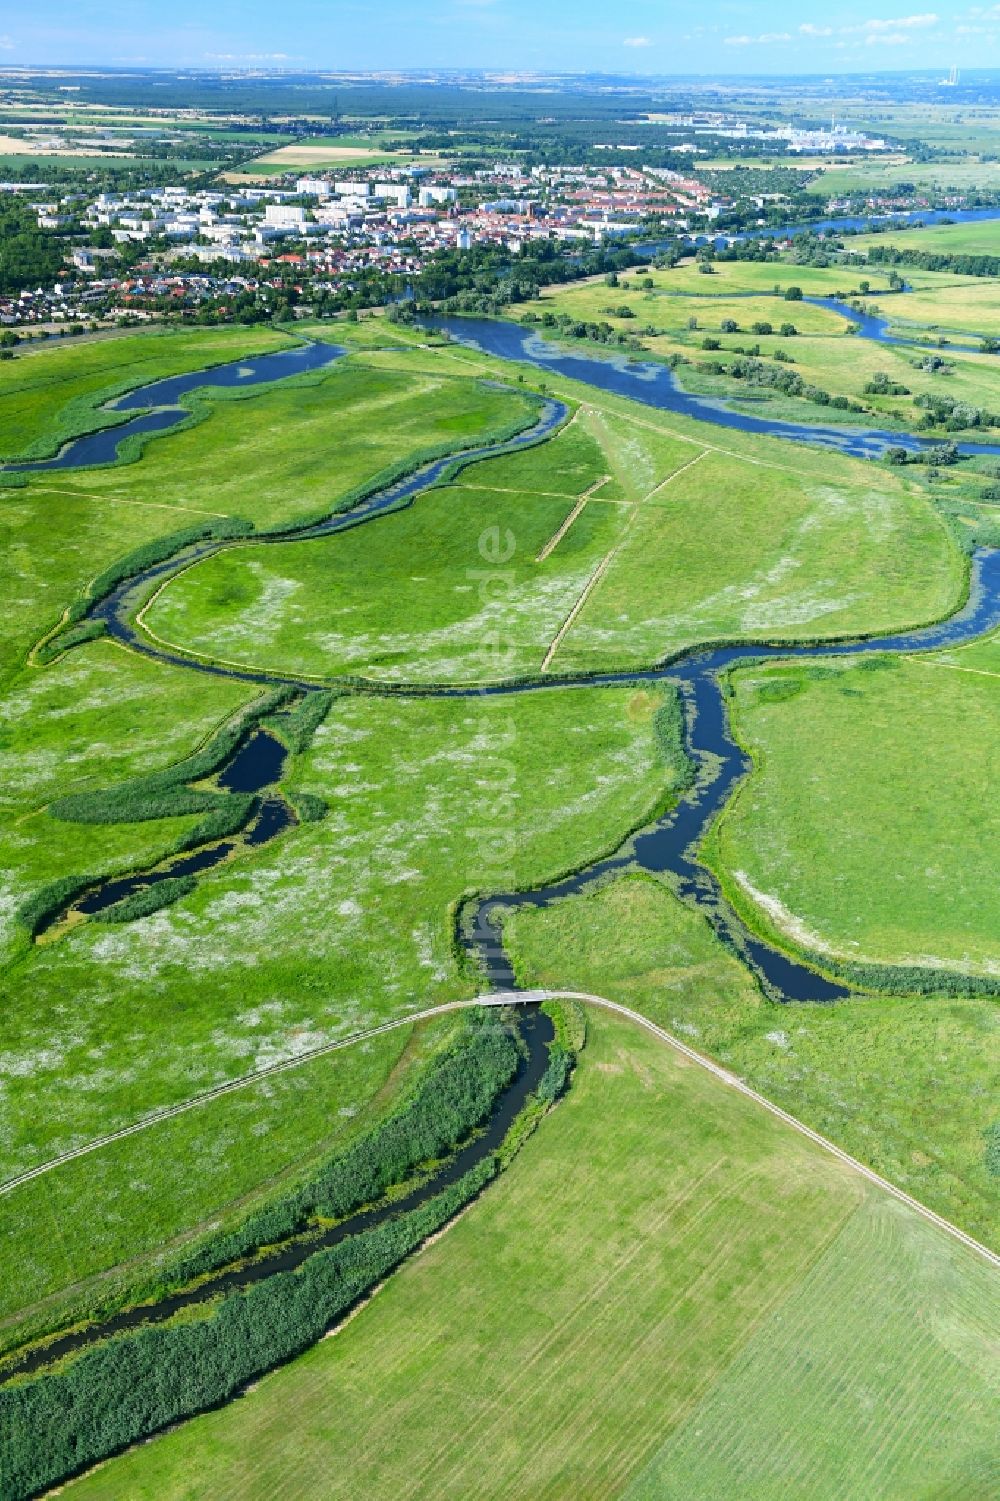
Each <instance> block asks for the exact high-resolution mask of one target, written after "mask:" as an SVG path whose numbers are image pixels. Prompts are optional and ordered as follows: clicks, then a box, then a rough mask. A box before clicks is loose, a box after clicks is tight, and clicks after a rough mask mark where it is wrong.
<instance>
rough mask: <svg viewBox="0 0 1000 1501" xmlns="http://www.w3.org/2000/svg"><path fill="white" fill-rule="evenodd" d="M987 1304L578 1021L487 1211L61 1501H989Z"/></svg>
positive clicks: (883, 1216)
mask: <svg viewBox="0 0 1000 1501" xmlns="http://www.w3.org/2000/svg"><path fill="white" fill-rule="evenodd" d="M595 1183H600V1185H601V1191H600V1192H599V1193H595V1192H594V1191H593V1185H594V1184H595ZM442 1287H447V1289H448V1296H447V1297H442V1296H441V1288H442ZM720 1289H724V1290H725V1296H720ZM994 1294H995V1286H994V1285H993V1284H992V1280H991V1277H990V1273H989V1271H988V1270H987V1269H986V1268H985V1267H983V1266H980V1265H979V1264H978V1263H977V1262H976V1260H975V1259H974V1257H973V1256H972V1255H971V1253H968V1252H966V1251H965V1250H964V1249H963V1248H961V1247H959V1246H957V1245H954V1244H953V1243H950V1242H949V1241H948V1239H947V1238H946V1237H945V1236H943V1235H941V1233H940V1232H938V1231H936V1230H935V1229H934V1228H933V1227H932V1226H930V1225H928V1224H926V1223H924V1222H922V1221H921V1220H920V1219H919V1218H918V1217H917V1216H916V1215H915V1214H913V1213H911V1212H910V1211H908V1210H906V1209H904V1208H903V1207H902V1206H900V1205H898V1204H895V1203H894V1202H893V1201H891V1200H889V1199H888V1198H887V1196H885V1195H884V1194H882V1193H881V1192H880V1191H879V1190H877V1189H875V1188H873V1187H871V1186H868V1185H865V1184H864V1183H863V1181H862V1180H861V1179H859V1178H857V1177H855V1176H854V1175H852V1174H851V1173H850V1172H849V1171H848V1170H847V1169H845V1168H843V1167H842V1166H841V1165H840V1164H838V1163H837V1162H835V1161H834V1160H833V1159H832V1158H830V1157H828V1156H826V1155H825V1154H823V1153H822V1152H821V1151H819V1150H818V1149H817V1148H815V1147H814V1146H813V1145H812V1144H811V1143H808V1142H806V1141H804V1140H803V1139H802V1138H800V1137H797V1136H796V1135H795V1134H794V1132H792V1131H791V1130H789V1129H788V1128H787V1127H785V1126H784V1125H783V1124H781V1123H780V1122H777V1121H775V1120H773V1119H772V1118H771V1117H769V1116H768V1115H767V1114H766V1113H764V1112H763V1111H761V1110H760V1109H759V1108H758V1107H756V1106H754V1105H753V1104H752V1103H751V1102H749V1101H746V1100H744V1099H742V1098H741V1097H740V1096H738V1095H737V1094H736V1093H735V1092H734V1091H730V1090H727V1089H726V1088H725V1087H724V1086H722V1085H720V1084H719V1083H718V1082H717V1081H715V1080H713V1079H712V1078H710V1077H709V1076H708V1075H707V1074H705V1073H704V1072H703V1071H702V1070H700V1069H698V1068H696V1067H692V1066H691V1065H690V1064H687V1063H686V1062H685V1061H683V1060H682V1059H680V1058H678V1056H677V1055H676V1054H674V1053H673V1052H672V1051H671V1050H670V1049H669V1048H668V1047H667V1046H665V1045H664V1044H663V1043H662V1042H660V1041H659V1040H658V1039H656V1038H653V1037H650V1036H648V1035H647V1034H645V1033H643V1032H641V1031H639V1030H638V1029H637V1027H636V1026H635V1025H634V1024H633V1023H631V1022H628V1021H624V1020H621V1019H611V1018H608V1017H605V1016H603V1015H602V1014H601V1013H599V1012H597V1011H590V1012H589V1015H588V1040H587V1045H586V1048H585V1049H584V1052H583V1054H582V1058H581V1063H580V1066H579V1068H578V1071H577V1077H576V1080H575V1082H574V1084H573V1087H572V1090H571V1091H570V1094H569V1096H568V1097H567V1098H566V1100H565V1101H564V1102H563V1103H562V1104H561V1105H560V1106H559V1107H558V1109H557V1110H556V1111H555V1112H554V1114H553V1115H552V1116H551V1117H550V1118H549V1119H547V1120H546V1121H545V1122H543V1124H542V1126H541V1127H540V1129H539V1131H538V1133H537V1135H536V1137H535V1138H534V1139H533V1140H531V1141H530V1142H528V1144H527V1145H526V1147H525V1148H524V1149H523V1152H522V1155H521V1157H520V1158H519V1160H518V1161H517V1162H516V1163H515V1165H514V1166H513V1168H512V1169H511V1170H510V1171H509V1173H508V1174H507V1175H506V1176H505V1178H504V1179H503V1180H501V1182H500V1183H499V1184H498V1185H496V1186H495V1187H494V1188H493V1189H492V1190H491V1192H490V1195H489V1196H488V1198H487V1199H486V1200H485V1201H484V1202H483V1203H482V1204H480V1205H479V1206H477V1208H476V1209H475V1210H474V1211H473V1212H472V1213H470V1214H468V1215H466V1216H465V1217H464V1218H463V1219H462V1220H461V1221H460V1222H459V1223H458V1224H456V1225H455V1226H454V1227H453V1228H452V1229H451V1230H450V1231H449V1232H448V1233H447V1234H446V1235H445V1236H444V1237H443V1238H440V1239H438V1240H437V1242H436V1243H435V1244H433V1245H431V1246H430V1247H428V1248H427V1249H426V1250H425V1251H424V1252H423V1254H422V1255H420V1256H419V1257H418V1258H417V1259H416V1260H415V1261H412V1262H411V1263H410V1264H409V1265H408V1266H407V1267H406V1268H404V1270H403V1271H402V1272H401V1273H400V1274H399V1275H398V1276H397V1277H396V1279H395V1280H394V1281H393V1282H392V1283H391V1284H390V1285H389V1286H388V1287H386V1288H385V1289H384V1290H383V1291H382V1292H381V1293H380V1294H379V1296H378V1297H377V1298H375V1299H374V1300H373V1301H371V1302H370V1303H369V1304H368V1305H367V1306H366V1307H364V1308H363V1309H361V1310H360V1312H359V1313H358V1315H357V1316H356V1317H355V1318H354V1319H353V1320H352V1321H351V1323H350V1324H349V1325H348V1326H347V1327H346V1328H345V1329H344V1330H342V1332H340V1333H339V1334H338V1335H337V1336H336V1337H335V1338H333V1339H329V1340H325V1341H323V1342H322V1343H321V1344H319V1345H317V1346H316V1347H315V1349H313V1350H312V1351H311V1352H310V1353H309V1354H308V1355H306V1356H305V1357H304V1358H302V1359H300V1360H298V1361H296V1362H294V1363H293V1364H292V1365H290V1366H288V1367H286V1368H285V1369H284V1370H281V1371H279V1372H277V1373H275V1374H273V1375H272V1376H270V1377H268V1378H267V1379H266V1380H265V1381H263V1382H261V1383H260V1384H259V1385H257V1386H256V1388H255V1389H254V1391H253V1392H251V1393H250V1394H249V1395H248V1396H247V1397H246V1398H244V1399H243V1400H241V1401H240V1402H238V1403H236V1404H235V1405H233V1406H231V1407H229V1408H226V1409H224V1410H223V1411H220V1412H216V1413H211V1414H208V1415H206V1416H204V1417H201V1418H197V1419H195V1420H194V1421H193V1422H191V1423H189V1424H188V1425H186V1426H185V1427H184V1428H181V1429H178V1430H176V1431H174V1432H172V1433H170V1434H167V1435H165V1436H164V1437H162V1438H159V1439H156V1440H154V1441H153V1442H152V1443H149V1444H145V1445H143V1446H141V1447H140V1448H139V1449H137V1450H135V1451H134V1452H132V1453H130V1454H127V1455H125V1456H123V1457H122V1458H120V1459H117V1460H113V1461H111V1462H110V1463H109V1464H107V1465H105V1466H102V1467H101V1468H100V1469H98V1470H96V1471H95V1472H94V1473H93V1474H91V1475H90V1476H88V1477H85V1478H84V1479H82V1480H80V1481H78V1482H76V1483H74V1484H72V1485H70V1486H69V1487H68V1489H67V1491H66V1494H67V1495H70V1496H73V1497H74V1498H76V1497H80V1498H81V1501H84V1498H87V1501H90V1498H94V1501H97V1498H100V1497H117V1496H121V1495H123V1494H127V1495H129V1496H130V1497H135V1498H137V1501H140V1498H145V1497H150V1498H151V1497H154V1496H155V1497H156V1498H157V1501H161V1498H181V1497H187V1496H191V1495H194V1494H211V1495H213V1496H219V1497H229V1496H233V1497H235V1496H244V1497H251V1498H254V1497H258V1496H259V1497H264V1496H270V1495H273V1494H274V1493H275V1490H276V1488H278V1487H280V1489H281V1492H282V1494H283V1495H285V1496H288V1497H293V1498H296V1501H311V1498H317V1501H318V1498H319V1497H321V1496H322V1497H324V1498H326V1497H335V1496H343V1497H350V1496H356V1495H357V1494H359V1492H361V1491H364V1492H366V1493H368V1494H373V1493H377V1494H381V1495H395V1496H405V1497H413V1498H417V1497H429V1496H435V1497H463V1498H465V1497H471V1496H481V1497H485V1496H489V1497H495V1498H500V1497H510V1498H514V1497H521V1496H524V1495H528V1494H530V1495H534V1496H546V1497H548V1496H551V1497H556V1496H565V1495H567V1494H572V1495H576V1496H594V1497H597V1496H602V1497H609V1496H636V1497H647V1496H648V1497H662V1496H668V1495H688V1496H695V1495H697V1496H704V1497H714V1496H724V1495H740V1494H742V1495H753V1496H760V1497H772V1496H773V1497H775V1498H777V1497H779V1496H785V1495H787V1494H788V1485H789V1483H790V1482H789V1477H792V1479H791V1483H792V1484H793V1485H794V1487H795V1489H796V1490H797V1491H798V1492H799V1493H800V1494H803V1495H811V1496H827V1495H830V1496H833V1495H850V1494H855V1495H857V1494H882V1495H886V1496H889V1495H899V1496H903V1495H907V1494H915V1493H916V1490H917V1489H918V1488H920V1489H923V1490H926V1489H927V1488H928V1487H929V1486H930V1487H934V1486H937V1487H942V1488H943V1487H947V1486H949V1485H951V1486H958V1487H959V1488H960V1489H961V1490H962V1492H963V1494H966V1495H969V1496H975V1497H982V1498H985V1497H986V1495H987V1494H988V1493H989V1488H990V1476H991V1474H995V1467H996V1464H997V1461H998V1458H1000V1456H998V1454H997V1450H996V1443H995V1433H993V1431H992V1428H991V1425H990V1423H989V1411H990V1405H991V1404H990V1396H989V1392H990V1382H991V1365H990V1353H989V1342H990V1340H991V1338H992V1339H995V1338H996V1333H997V1327H996V1317H997V1307H996V1300H995V1296H994ZM915 1307H917V1308H919V1309H920V1310H921V1315H920V1317H918V1318H914V1317H913V1316H912V1315H913V1310H914V1308H915ZM817 1349H822V1351H823V1358H822V1359H810V1358H809V1352H811V1351H814V1350H817ZM595 1373H599V1379H598V1380H595ZM706 1476H707V1478H706Z"/></svg>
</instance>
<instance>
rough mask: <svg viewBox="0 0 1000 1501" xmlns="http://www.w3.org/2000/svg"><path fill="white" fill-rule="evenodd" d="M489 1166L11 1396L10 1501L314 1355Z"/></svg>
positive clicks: (2, 1435)
mask: <svg viewBox="0 0 1000 1501" xmlns="http://www.w3.org/2000/svg"><path fill="white" fill-rule="evenodd" d="M496 1170H497V1162H496V1158H495V1157H487V1158H485V1159H484V1160H483V1161H482V1162H480V1163H477V1165H476V1166H475V1167H474V1168H472V1169H471V1170H470V1171H469V1172H468V1173H466V1174H465V1175H464V1177H462V1178H460V1179H459V1180H458V1182H457V1183H454V1184H452V1185H451V1186H450V1187H448V1188H446V1189H444V1190H442V1192H441V1193H439V1194H436V1195H435V1196H434V1198H432V1199H429V1200H427V1202H426V1203H424V1204H421V1205H420V1206H419V1207H418V1208H416V1209H413V1210H411V1211H410V1212H409V1213H408V1214H404V1215H401V1216H400V1217H399V1218H398V1219H394V1220H388V1221H386V1222H385V1223H384V1224H382V1225H379V1226H378V1227H377V1228H375V1229H373V1230H368V1231H365V1232H364V1233H362V1234H360V1235H355V1236H351V1237H349V1238H348V1239H347V1240H344V1241H342V1242H341V1243H340V1244H339V1245H336V1246H333V1247H331V1248H330V1249H329V1250H323V1251H318V1252H317V1253H316V1254H315V1255H314V1256H311V1257H309V1259H308V1260H307V1261H305V1262H304V1263H303V1264H302V1266H301V1267H299V1268H298V1269H297V1270H296V1271H294V1272H279V1273H276V1274H275V1275H274V1276H272V1277H268V1278H266V1279H265V1280H263V1281H261V1282H258V1283H256V1284H254V1285H253V1286H251V1287H249V1288H247V1289H246V1290H244V1291H241V1292H238V1293H233V1294H230V1296H228V1297H226V1298H223V1299H222V1300H221V1301H220V1302H219V1303H218V1304H217V1305H215V1306H214V1307H213V1308H212V1311H211V1314H210V1315H209V1316H208V1317H206V1318H201V1319H197V1320H190V1319H189V1320H187V1321H185V1322H174V1323H167V1324H159V1325H148V1326H147V1327H146V1328H143V1329H140V1330H138V1331H136V1332H134V1333H131V1334H128V1335H123V1336H120V1337H119V1338H116V1339H110V1340H107V1341H106V1342H105V1343H103V1344H100V1345H97V1346H95V1347H94V1348H93V1349H91V1350H88V1351H86V1352H85V1353H84V1354H82V1355H80V1356H79V1357H78V1358H77V1359H75V1360H73V1361H72V1362H69V1363H67V1364H66V1365H64V1366H63V1367H61V1368H57V1369H55V1370H53V1371H50V1372H48V1373H45V1374H42V1375H39V1376H36V1377H34V1378H32V1379H30V1380H15V1381H12V1382H11V1383H9V1384H8V1385H6V1386H4V1387H2V1388H0V1452H2V1453H3V1467H4V1486H3V1494H4V1497H5V1501H26V1498H28V1497H30V1496H34V1495H37V1494H38V1493H39V1492H40V1491H44V1490H46V1489H48V1488H49V1487H50V1486H52V1485H55V1484H56V1483H57V1482H59V1481H61V1480H65V1479H66V1478H68V1477H69V1476H70V1475H73V1474H76V1473H78V1472H79V1471H80V1470H82V1469H85V1468H86V1467H87V1466H88V1465H91V1464H94V1463H96V1461H98V1460H100V1459H104V1458H106V1457H107V1456H108V1455H110V1454H114V1453H116V1452H117V1451H118V1450H120V1449H122V1448H124V1447H126V1446H127V1445H128V1444H130V1443H134V1442H135V1440H136V1439H139V1438H143V1437H145V1436H146V1435H147V1434H150V1433H155V1432H156V1431H157V1430H158V1429H161V1428H163V1427H165V1426H166V1425H167V1424H169V1423H173V1422H176V1421H177V1420H178V1419H179V1418H183V1417H187V1416H189V1415H190V1414H192V1413H195V1412H199V1411H201V1410H202V1409H204V1408H206V1407H211V1406H214V1405H216V1404H218V1403H220V1402H224V1401H226V1400H227V1399H228V1398H230V1397H232V1396H234V1395H235V1394H236V1393H237V1392H238V1391H239V1390H240V1389H241V1388H242V1387H243V1386H245V1385H246V1383H247V1382H248V1381H251V1380H253V1379H254V1378H255V1377H257V1376H260V1375H261V1374H263V1373H264V1372H265V1371H267V1370H270V1369H271V1368H272V1367H273V1366H275V1365H278V1364H280V1363H281V1362H282V1361H285V1360H288V1359H290V1358H291V1357H292V1356H293V1355H297V1354H299V1353H300V1352H301V1351H303V1350H305V1349H307V1348H308V1346H309V1345H311V1344H313V1343H314V1342H315V1341H316V1340H317V1339H319V1337H320V1336H321V1335H322V1334H323V1332H324V1331H325V1330H326V1329H327V1328H329V1326H330V1325H331V1324H332V1323H334V1322H335V1321H336V1320H337V1319H339V1318H341V1317H342V1316H343V1315H344V1314H345V1313H346V1312H348V1310H349V1309H350V1308H351V1307H352V1305H353V1304H354V1303H356V1302H357V1301H358V1300H359V1299H360V1298H361V1297H363V1296H364V1295H365V1293H367V1292H368V1291H369V1290H370V1289H371V1288H372V1287H374V1286H375V1285H376V1284H377V1283H378V1282H379V1281H380V1280H381V1279H382V1278H383V1277H385V1276H386V1274H387V1273H388V1272H390V1271H391V1270H392V1268H393V1267H395V1266H397V1265H398V1264H399V1262H400V1261H402V1260H403V1259H404V1257H406V1256H407V1255H409V1253H410V1252H411V1251H413V1250H414V1249H415V1248H416V1247H417V1246H418V1245H420V1243H421V1242H422V1241H423V1240H425V1239H426V1238H427V1236H428V1235H431V1234H433V1233H434V1231H435V1230H437V1229H439V1228H440V1227H441V1226H442V1225H443V1224H445V1223H446V1222H447V1221H448V1220H449V1219H451V1218H452V1217H453V1215H454V1214H456V1213H457V1211H458V1210H459V1209H460V1208H461V1207H462V1206H463V1204H466V1203H468V1201H469V1200H470V1199H472V1198H473V1197H474V1196H475V1195H476V1194H477V1193H478V1192H479V1191H480V1190H481V1189H482V1188H483V1187H484V1186H485V1185H486V1183H488V1182H489V1180H490V1179H491V1178H492V1177H493V1176H494V1174H495V1173H496Z"/></svg>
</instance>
